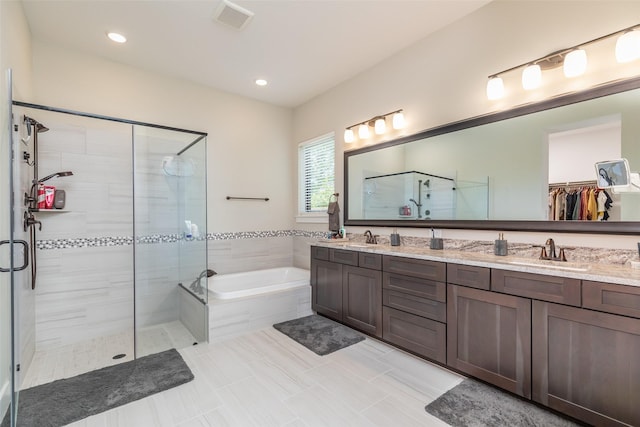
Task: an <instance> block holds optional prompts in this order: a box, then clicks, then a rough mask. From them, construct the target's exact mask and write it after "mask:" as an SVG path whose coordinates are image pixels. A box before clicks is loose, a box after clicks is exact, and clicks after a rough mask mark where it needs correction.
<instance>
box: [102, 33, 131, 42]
mask: <svg viewBox="0 0 640 427" xmlns="http://www.w3.org/2000/svg"><path fill="white" fill-rule="evenodd" d="M107 37H109V39H111V40H112V41H114V42H116V43H124V42H126V41H127V38H126V37H125V36H123V35H122V34H119V33H107Z"/></svg>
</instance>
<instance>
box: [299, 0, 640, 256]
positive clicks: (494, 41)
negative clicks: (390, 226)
mask: <svg viewBox="0 0 640 427" xmlns="http://www.w3.org/2000/svg"><path fill="white" fill-rule="evenodd" d="M637 16H640V2H635V1H626V2H620V1H494V2H492V3H490V4H489V5H487V6H485V7H483V8H481V9H479V10H478V11H476V12H474V13H473V14H471V15H469V16H468V17H466V18H464V19H462V20H460V21H458V22H457V23H454V24H452V25H450V26H448V27H447V28H445V29H443V30H441V31H439V32H437V33H435V34H433V35H432V36H429V37H427V38H425V39H423V40H422V41H420V42H418V43H416V44H415V45H413V46H411V47H409V48H407V49H405V50H404V51H402V52H400V53H398V54H397V55H395V56H393V57H391V58H389V59H388V60H386V61H383V62H381V63H380V64H378V65H376V66H375V67H373V68H371V69H369V70H367V71H365V72H364V73H362V74H360V75H358V76H356V77H355V78H353V79H351V80H349V81H346V82H344V83H342V84H340V85H338V86H336V87H335V88H333V89H331V90H329V91H328V92H326V93H324V94H322V95H320V96H318V97H317V98H315V99H313V100H311V101H309V102H308V103H306V104H304V105H302V106H300V107H298V108H296V109H295V111H294V129H293V140H294V144H292V145H293V146H294V147H295V146H296V144H297V143H298V142H300V141H303V140H305V139H308V138H310V137H313V136H315V135H319V134H322V133H326V132H329V131H335V132H336V135H338V137H337V146H336V189H338V191H340V192H341V193H342V188H343V173H342V171H343V151H344V149H345V148H346V149H352V148H358V147H360V146H362V145H363V144H361V143H354V144H351V145H349V146H348V147H345V146H344V144H343V142H342V138H341V135H342V134H343V132H344V128H345V127H346V126H349V125H352V124H353V123H358V122H360V121H362V120H365V119H367V118H370V117H373V116H376V115H378V114H383V113H387V112H389V111H393V110H395V109H398V108H403V109H404V110H405V117H406V121H407V127H406V129H404V130H403V131H402V134H406V135H409V134H413V133H416V132H419V131H421V130H424V129H428V128H432V127H435V126H439V125H443V124H446V123H450V122H453V121H457V120H461V119H464V118H468V117H473V116H478V115H482V114H486V113H490V112H494V111H499V110H504V109H508V108H511V107H513V106H515V105H521V104H524V103H527V102H532V101H538V100H541V99H544V97H548V96H552V95H554V94H559V93H564V92H568V91H572V90H577V89H582V88H585V87H588V86H590V85H593V84H597V83H600V82H603V81H608V80H611V79H615V78H620V77H625V76H630V75H634V74H637V73H638V64H637V61H635V62H634V63H632V64H629V65H626V66H618V64H615V60H614V59H613V55H612V54H611V53H610V52H611V51H610V50H607V52H608V54H609V58H608V59H606V60H603V57H604V56H605V52H604V51H603V50H605V49H604V48H605V47H606V48H607V49H611V48H612V46H611V44H612V43H614V42H615V41H614V42H612V43H609V45H608V46H603V47H602V49H598V50H597V51H594V55H590V68H589V70H590V71H589V73H588V75H585V76H584V77H583V78H579V79H574V80H571V81H568V80H566V79H565V78H564V77H563V76H562V71H561V70H556V71H553V72H550V73H548V74H545V78H547V81H546V83H545V85H544V87H543V88H542V89H541V90H538V91H532V92H529V93H525V92H524V91H523V90H522V89H519V82H518V79H519V78H520V75H519V73H518V72H515V73H511V74H509V75H506V76H505V85H507V86H508V88H511V91H510V92H508V94H507V96H506V97H505V98H504V99H503V100H501V101H498V102H496V101H488V100H487V98H486V95H485V88H486V82H487V76H489V75H491V74H494V73H497V72H500V71H502V70H505V69H508V68H510V67H512V66H516V65H519V64H522V63H525V62H527V61H530V60H533V59H537V58H540V57H543V56H545V55H547V54H549V53H551V52H553V51H556V50H559V49H563V48H567V47H570V46H573V45H576V44H578V43H581V42H585V41H588V40H591V39H594V38H596V37H599V36H602V35H605V34H608V33H611V32H614V31H617V30H620V29H622V28H625V27H628V26H631V25H635V24H637V23H638V22H637ZM397 136H398V134H394V135H389V136H387V137H386V138H385V139H386V140H388V139H393V138H395V137H397ZM385 139H378V140H374V139H371V140H369V142H368V144H372V143H379V142H382V141H383V140H385ZM294 149H295V148H294ZM295 170H296V167H295V163H294V166H293V167H292V171H295ZM341 201H342V200H341ZM300 225H302V224H300ZM318 227H319V226H318ZM318 229H322V228H318ZM348 231H353V232H358V233H359V232H362V231H363V230H362V229H360V228H355V227H354V228H352V229H351V230H348ZM377 232H379V233H380V234H388V232H389V230H384V229H380V230H377ZM403 232H404V234H412V235H422V234H423V232H422V231H421V230H416V229H411V230H406V229H405V230H401V231H400V233H401V234H403ZM494 235H495V233H494V232H481V231H472V230H444V231H443V236H444V237H445V238H447V237H449V238H465V239H466V238H474V239H475V238H480V239H485V240H489V239H493V238H494V237H495V236H494ZM556 237H558V238H559V239H560V241H561V242H562V244H571V245H584V246H602V247H619V248H626V249H632V248H634V247H636V246H635V242H636V241H637V237H632V236H596V235H569V234H568V235H564V236H561V235H558V236H556ZM509 238H510V240H513V241H522V242H535V243H540V242H541V241H544V240H543V239H544V238H545V236H542V235H539V234H536V233H509Z"/></svg>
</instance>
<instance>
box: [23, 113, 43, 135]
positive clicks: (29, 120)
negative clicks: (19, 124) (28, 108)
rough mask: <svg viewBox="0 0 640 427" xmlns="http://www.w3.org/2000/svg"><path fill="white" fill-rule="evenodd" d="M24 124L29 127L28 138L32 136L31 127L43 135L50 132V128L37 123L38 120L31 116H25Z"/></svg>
mask: <svg viewBox="0 0 640 427" xmlns="http://www.w3.org/2000/svg"><path fill="white" fill-rule="evenodd" d="M23 121H24V123H25V124H26V125H27V136H31V127H32V126H33V127H34V128H35V131H36V133H42V132H46V131H48V130H49V128H48V127H46V126H45V125H43V124H42V123H40V122H39V121H37V120H36V119H32V118H31V117H29V116H24V120H23Z"/></svg>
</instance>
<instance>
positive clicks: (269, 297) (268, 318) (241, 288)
mask: <svg viewBox="0 0 640 427" xmlns="http://www.w3.org/2000/svg"><path fill="white" fill-rule="evenodd" d="M207 284H208V287H209V301H208V305H209V342H219V341H223V340H225V339H228V338H232V337H235V336H238V335H241V334H244V333H247V332H252V331H257V330H259V329H263V328H268V327H271V325H273V324H274V323H280V322H285V321H287V320H292V319H297V318H298V317H304V316H309V315H311V314H313V311H312V310H311V285H310V272H309V270H304V269H301V268H295V267H282V268H270V269H265V270H255V271H248V272H244V273H232V274H220V275H216V276H212V277H210V278H209V279H208V282H207Z"/></svg>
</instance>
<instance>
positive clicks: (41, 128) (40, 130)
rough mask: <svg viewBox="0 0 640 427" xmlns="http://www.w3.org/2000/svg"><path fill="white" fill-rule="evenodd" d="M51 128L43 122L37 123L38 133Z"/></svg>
mask: <svg viewBox="0 0 640 427" xmlns="http://www.w3.org/2000/svg"><path fill="white" fill-rule="evenodd" d="M48 130H49V128H48V127H46V126H45V125H43V124H42V123H40V122H38V123H36V133H42V132H46V131H48Z"/></svg>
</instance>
